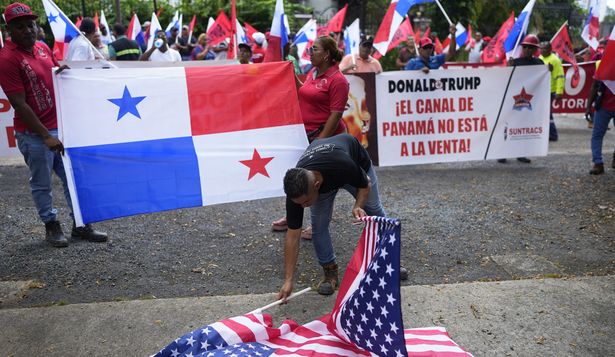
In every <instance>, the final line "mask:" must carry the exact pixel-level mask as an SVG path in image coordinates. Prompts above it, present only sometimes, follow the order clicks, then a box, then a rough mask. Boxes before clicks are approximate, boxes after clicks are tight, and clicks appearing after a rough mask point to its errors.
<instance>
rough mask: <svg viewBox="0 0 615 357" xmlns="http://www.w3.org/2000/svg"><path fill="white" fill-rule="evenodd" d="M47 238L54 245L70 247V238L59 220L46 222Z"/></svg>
mask: <svg viewBox="0 0 615 357" xmlns="http://www.w3.org/2000/svg"><path fill="white" fill-rule="evenodd" d="M45 240H46V241H47V242H49V244H51V245H52V246H54V247H59V248H61V247H68V240H67V239H66V237H65V236H64V232H62V226H61V225H60V222H58V221H51V222H47V223H45Z"/></svg>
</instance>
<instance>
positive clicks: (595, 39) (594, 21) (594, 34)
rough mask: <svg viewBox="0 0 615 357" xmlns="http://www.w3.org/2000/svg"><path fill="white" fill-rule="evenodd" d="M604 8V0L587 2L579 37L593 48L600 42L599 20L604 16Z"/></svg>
mask: <svg viewBox="0 0 615 357" xmlns="http://www.w3.org/2000/svg"><path fill="white" fill-rule="evenodd" d="M605 8H606V2H605V1H603V0H589V1H588V4H587V9H588V14H587V20H585V24H584V25H583V31H582V32H581V38H583V40H584V41H585V42H586V43H587V44H588V45H589V46H590V47H591V48H593V49H594V50H596V49H597V48H598V45H599V44H600V20H601V18H602V17H604V15H603V11H604V10H605Z"/></svg>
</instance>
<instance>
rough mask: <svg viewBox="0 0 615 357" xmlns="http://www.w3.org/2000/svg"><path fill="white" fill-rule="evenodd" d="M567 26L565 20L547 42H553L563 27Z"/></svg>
mask: <svg viewBox="0 0 615 357" xmlns="http://www.w3.org/2000/svg"><path fill="white" fill-rule="evenodd" d="M567 25H568V20H566V22H564V23H563V24H562V26H560V28H559V30H557V32H556V33H555V35H553V37H551V41H549V42H553V39H554V38H556V37H557V35H559V33H560V32H562V29H563V28H564V26H567Z"/></svg>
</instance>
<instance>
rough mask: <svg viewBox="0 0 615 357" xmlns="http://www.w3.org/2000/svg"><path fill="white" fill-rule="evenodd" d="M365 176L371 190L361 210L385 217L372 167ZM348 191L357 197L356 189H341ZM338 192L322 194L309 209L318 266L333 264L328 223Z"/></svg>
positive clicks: (349, 187) (345, 187)
mask: <svg viewBox="0 0 615 357" xmlns="http://www.w3.org/2000/svg"><path fill="white" fill-rule="evenodd" d="M367 175H368V176H369V178H370V179H371V181H372V182H371V189H370V191H369V195H368V197H367V202H366V203H365V207H363V209H364V210H365V212H366V213H367V214H368V215H370V216H381V217H385V216H386V213H385V212H384V208H383V207H382V204H381V203H380V195H379V194H378V177H377V176H376V172H375V171H374V167H373V166H372V167H371V168H370V169H369V171H367ZM342 188H343V189H345V190H346V191H348V192H349V193H350V194H351V195H352V196H353V197H355V198H356V197H357V189H356V188H355V187H353V186H350V185H345V186H344V187H342ZM337 191H338V190H333V191H331V192H327V193H323V194H320V195H319V196H318V200H317V201H316V203H314V205H312V207H310V212H311V218H312V243H313V244H314V249H315V250H316V257H317V258H318V263H320V265H324V264H328V263H332V262H335V252H334V251H333V243H332V241H331V234H330V233H329V223H331V216H332V215H333V201H334V200H335V195H337Z"/></svg>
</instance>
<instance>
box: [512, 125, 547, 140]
mask: <svg viewBox="0 0 615 357" xmlns="http://www.w3.org/2000/svg"><path fill="white" fill-rule="evenodd" d="M541 135H542V127H540V126H532V127H522V128H509V127H508V123H506V125H505V126H504V140H505V141H507V140H529V139H540V136H541Z"/></svg>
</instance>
